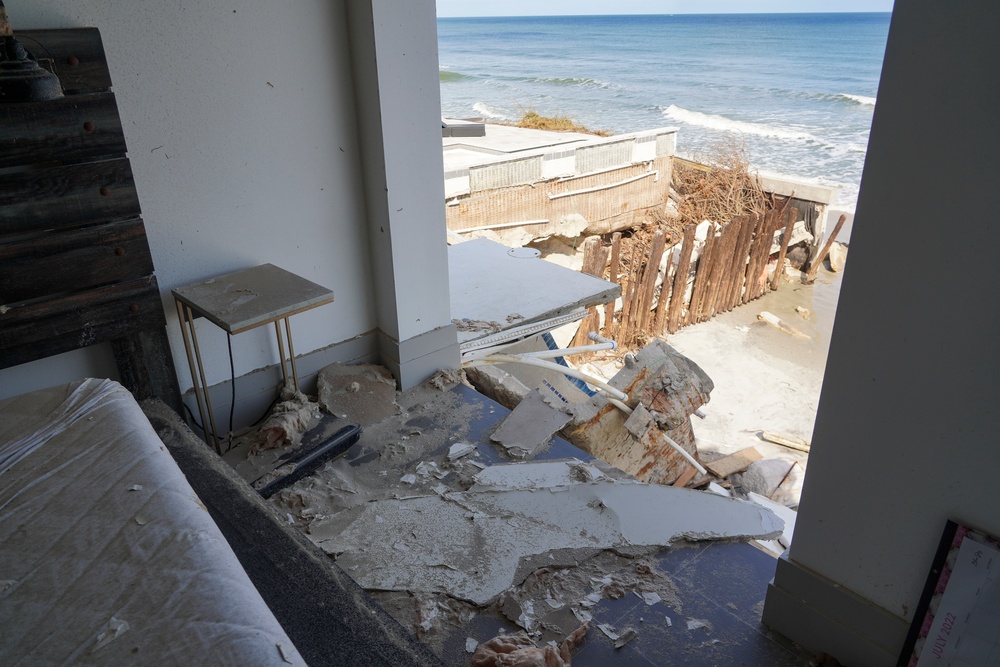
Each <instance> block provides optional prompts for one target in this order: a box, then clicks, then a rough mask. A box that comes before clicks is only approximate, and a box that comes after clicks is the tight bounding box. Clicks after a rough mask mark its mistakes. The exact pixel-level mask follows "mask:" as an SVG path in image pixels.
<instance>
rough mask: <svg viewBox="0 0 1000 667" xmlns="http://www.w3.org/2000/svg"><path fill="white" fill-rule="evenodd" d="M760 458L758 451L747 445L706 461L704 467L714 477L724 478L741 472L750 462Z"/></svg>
mask: <svg viewBox="0 0 1000 667" xmlns="http://www.w3.org/2000/svg"><path fill="white" fill-rule="evenodd" d="M761 458H762V457H761V455H760V452H758V451H757V450H756V449H754V448H753V447H747V448H746V449H741V450H740V451H738V452H735V453H733V454H730V455H729V456H724V457H722V458H721V459H718V460H716V461H712V462H711V463H706V464H705V467H706V468H708V470H709V472H711V473H712V474H713V475H715V476H716V477H720V478H723V479H724V478H726V477H729V476H730V475H732V474H735V473H738V472H743V471H744V470H746V469H747V468H749V467H750V464H751V463H753V462H754V461H760V460H761Z"/></svg>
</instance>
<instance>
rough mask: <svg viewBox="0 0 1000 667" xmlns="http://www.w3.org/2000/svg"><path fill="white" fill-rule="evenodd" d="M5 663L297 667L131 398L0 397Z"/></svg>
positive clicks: (68, 394)
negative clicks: (287, 665) (288, 665)
mask: <svg viewBox="0 0 1000 667" xmlns="http://www.w3.org/2000/svg"><path fill="white" fill-rule="evenodd" d="M0 629H2V630H0V664H3V665H61V664H74V665H121V664H157V665H170V664H184V665H190V664H211V665H284V664H297V665H301V664H304V662H303V661H302V659H301V657H300V656H299V655H298V652H297V651H296V650H295V648H294V646H293V645H292V642H291V641H290V640H289V639H288V636H287V635H286V634H285V632H284V631H283V630H282V628H281V626H280V625H279V624H278V622H277V620H275V618H274V616H273V615H272V614H271V612H270V610H269V609H268V608H267V606H266V605H265V604H264V602H263V600H262V599H261V597H260V594H259V593H258V592H257V590H256V589H255V588H254V587H253V585H252V584H251V582H250V580H249V578H248V577H247V574H246V572H245V571H244V570H243V568H242V567H241V566H240V563H239V561H238V560H237V559H236V556H235V554H234V553H233V552H232V550H231V549H230V548H229V545H228V543H227V542H226V540H225V539H224V538H223V536H222V534H221V533H220V532H219V529H218V527H217V526H216V525H215V523H214V522H213V521H212V519H211V517H210V516H209V515H208V512H207V511H206V510H205V508H204V506H203V505H202V504H201V502H200V501H199V500H198V497H197V496H196V495H195V493H194V491H193V490H192V489H191V486H190V485H189V484H188V482H187V480H186V479H185V478H184V476H183V474H182V473H181V471H180V470H179V469H178V467H177V465H176V464H175V463H174V461H173V459H172V458H171V456H170V454H169V453H168V452H167V450H166V448H165V447H164V445H163V443H162V442H161V441H160V440H159V438H158V437H157V435H156V433H155V432H154V431H153V429H152V427H151V426H150V424H149V422H148V420H147V419H146V418H145V416H144V415H143V413H142V411H141V410H140V409H139V406H138V405H137V404H136V403H135V401H134V400H133V398H132V395H131V394H130V393H129V392H128V391H127V390H125V389H124V388H123V387H122V386H121V385H119V384H118V383H116V382H112V381H109V380H93V379H91V380H83V381H80V382H74V383H71V384H68V385H64V386H60V387H55V388H51V389H45V390H41V391H37V392H32V393H29V394H25V395H23V396H18V397H15V398H11V399H7V400H5V401H0Z"/></svg>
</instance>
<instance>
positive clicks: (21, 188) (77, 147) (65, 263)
mask: <svg viewBox="0 0 1000 667" xmlns="http://www.w3.org/2000/svg"><path fill="white" fill-rule="evenodd" d="M18 37H19V39H20V40H21V42H22V44H23V45H24V46H25V48H27V49H28V50H29V51H31V52H32V53H33V54H34V55H35V57H37V58H38V59H39V63H40V64H41V65H42V66H43V67H46V68H48V69H49V70H50V71H52V72H54V73H55V74H56V75H57V76H58V77H59V79H60V83H61V85H62V88H63V91H64V93H65V97H63V98H60V99H56V100H51V101H47V102H33V103H24V104H6V105H0V169H2V170H3V176H2V178H0V304H4V305H3V307H2V309H0V368H7V367H9V366H14V365H17V364H22V363H26V362H30V361H34V360H36V359H42V358H45V357H49V356H52V355H54V354H59V353H62V352H68V351H70V350H74V349H78V348H81V347H86V346H88V345H93V344H96V343H102V342H110V343H111V345H112V349H113V351H114V355H115V359H116V362H117V364H118V369H119V373H120V376H121V378H122V381H123V384H124V385H125V386H126V387H127V388H128V389H129V390H130V391H131V392H132V393H133V394H134V395H135V397H136V398H137V399H139V400H142V399H145V398H149V397H152V396H157V397H159V398H161V399H163V400H164V401H165V402H166V403H167V404H168V405H170V406H171V407H172V408H174V409H175V410H179V409H180V405H181V404H180V392H179V390H178V388H177V379H176V375H175V373H174V368H173V360H172V358H171V356H170V348H169V344H168V342H167V336H166V331H165V326H166V318H165V316H164V311H163V304H162V301H161V299H160V293H159V289H158V288H157V284H156V278H155V277H154V276H153V275H152V273H153V265H152V258H151V256H150V252H149V246H148V243H147V241H146V235H145V229H144V226H143V222H142V220H141V219H140V209H139V201H138V197H137V195H136V191H135V184H134V182H133V176H132V170H131V167H130V166H129V162H128V159H127V157H126V153H127V147H126V144H125V137H124V134H123V132H122V124H121V119H120V118H119V115H118V107H117V104H116V102H115V97H114V94H113V93H111V92H110V87H111V76H110V73H109V71H108V66H107V60H106V58H105V55H104V48H103V46H102V44H101V36H100V33H99V32H98V30H97V29H95V28H73V29H66V30H26V31H18Z"/></svg>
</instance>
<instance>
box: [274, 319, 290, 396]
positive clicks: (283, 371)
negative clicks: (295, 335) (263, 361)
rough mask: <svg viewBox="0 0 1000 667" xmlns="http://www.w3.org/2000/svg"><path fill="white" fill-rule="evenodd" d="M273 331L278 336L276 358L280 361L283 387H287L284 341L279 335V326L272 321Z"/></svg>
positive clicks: (276, 321) (276, 322)
mask: <svg viewBox="0 0 1000 667" xmlns="http://www.w3.org/2000/svg"><path fill="white" fill-rule="evenodd" d="M274 331H275V333H277V334H278V358H279V359H281V378H282V380H284V385H283V386H285V387H287V386H288V366H287V365H286V364H285V339H284V337H283V336H282V335H281V324H280V323H279V322H278V320H275V321H274Z"/></svg>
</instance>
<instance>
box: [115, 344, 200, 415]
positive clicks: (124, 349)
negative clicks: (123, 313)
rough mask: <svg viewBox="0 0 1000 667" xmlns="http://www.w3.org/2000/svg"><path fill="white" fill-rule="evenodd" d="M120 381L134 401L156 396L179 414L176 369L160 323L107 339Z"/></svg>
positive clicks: (179, 397) (180, 412) (179, 395)
mask: <svg viewBox="0 0 1000 667" xmlns="http://www.w3.org/2000/svg"><path fill="white" fill-rule="evenodd" d="M111 349H112V351H113V353H114V356H115V363H116V364H117V366H118V375H119V376H120V377H121V383H122V384H123V385H124V386H125V387H127V388H128V390H129V391H130V392H132V395H133V396H135V399H136V400H137V401H142V400H145V399H147V398H153V397H156V398H159V399H160V400H161V401H163V402H164V403H166V404H167V405H169V406H170V407H171V408H173V410H174V411H175V412H176V413H177V414H183V413H182V410H183V407H182V406H181V392H180V388H179V387H178V385H177V372H176V370H175V369H174V360H173V358H172V357H171V356H170V341H169V340H167V331H166V329H165V327H163V326H155V327H153V328H152V329H148V330H146V331H139V332H136V333H133V334H129V335H128V336H125V337H123V338H116V339H114V340H112V341H111Z"/></svg>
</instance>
